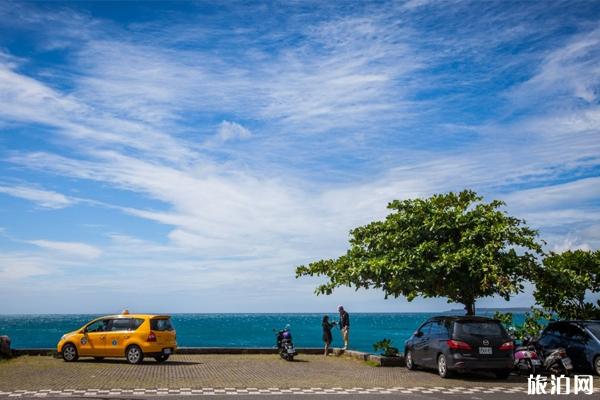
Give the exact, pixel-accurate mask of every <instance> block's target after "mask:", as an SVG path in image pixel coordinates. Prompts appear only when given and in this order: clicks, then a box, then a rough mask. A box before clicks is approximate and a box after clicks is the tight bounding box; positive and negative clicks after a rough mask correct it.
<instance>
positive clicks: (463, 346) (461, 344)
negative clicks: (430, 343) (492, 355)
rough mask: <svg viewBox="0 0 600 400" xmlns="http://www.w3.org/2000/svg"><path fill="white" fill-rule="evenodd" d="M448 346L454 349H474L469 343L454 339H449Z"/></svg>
mask: <svg viewBox="0 0 600 400" xmlns="http://www.w3.org/2000/svg"><path fill="white" fill-rule="evenodd" d="M448 347H450V348H451V349H452V350H472V349H471V346H469V344H468V343H465V342H461V341H459V340H452V339H450V340H448Z"/></svg>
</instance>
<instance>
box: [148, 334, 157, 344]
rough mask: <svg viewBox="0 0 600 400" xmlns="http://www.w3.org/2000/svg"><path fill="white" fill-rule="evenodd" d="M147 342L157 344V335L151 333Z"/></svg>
mask: <svg viewBox="0 0 600 400" xmlns="http://www.w3.org/2000/svg"><path fill="white" fill-rule="evenodd" d="M146 341H147V342H156V334H155V333H154V332H150V334H149V335H148V339H146Z"/></svg>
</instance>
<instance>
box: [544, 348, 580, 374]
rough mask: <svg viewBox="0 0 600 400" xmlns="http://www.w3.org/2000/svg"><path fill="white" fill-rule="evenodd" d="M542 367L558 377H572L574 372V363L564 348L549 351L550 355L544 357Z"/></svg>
mask: <svg viewBox="0 0 600 400" xmlns="http://www.w3.org/2000/svg"><path fill="white" fill-rule="evenodd" d="M542 366H543V368H544V371H546V373H549V374H552V375H556V376H560V375H564V376H571V374H572V372H573V362H572V361H571V359H570V358H569V356H568V355H567V351H566V350H565V349H563V348H562V347H559V348H556V349H552V350H549V351H548V354H547V355H546V356H544V361H543V364H542Z"/></svg>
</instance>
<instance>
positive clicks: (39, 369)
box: [0, 355, 600, 395]
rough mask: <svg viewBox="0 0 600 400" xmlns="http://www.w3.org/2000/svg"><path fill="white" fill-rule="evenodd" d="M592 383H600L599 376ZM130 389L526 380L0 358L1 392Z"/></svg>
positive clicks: (247, 361) (401, 371)
mask: <svg viewBox="0 0 600 400" xmlns="http://www.w3.org/2000/svg"><path fill="white" fill-rule="evenodd" d="M594 386H595V387H600V381H598V379H596V381H595V382H594ZM136 389H137V390H139V391H143V392H144V393H146V394H149V393H154V392H156V393H158V394H160V393H164V392H167V393H170V392H173V394H177V393H179V392H178V391H181V390H183V391H196V392H198V391H201V392H203V393H204V392H211V391H212V392H214V391H219V392H221V391H236V392H239V393H244V391H249V392H261V391H262V392H264V391H275V392H273V393H278V392H277V391H281V390H291V391H299V392H306V391H307V390H308V391H309V392H310V391H311V390H312V391H313V392H316V393H319V392H324V393H327V392H328V391H330V390H333V389H336V390H339V391H349V392H350V393H361V392H360V391H361V390H363V391H369V390H371V391H372V390H375V391H380V392H383V393H387V392H389V391H392V392H399V393H403V391H409V392H414V391H420V392H423V393H428V392H432V393H434V392H436V391H443V390H457V391H460V392H462V391H467V392H469V391H472V392H481V393H485V392H486V391H492V392H498V391H500V392H502V391H509V392H515V393H516V392H520V391H523V390H526V389H527V383H526V380H525V379H524V378H521V377H517V376H514V377H511V378H510V379H508V380H506V381H502V380H497V379H493V378H488V377H484V376H476V375H467V376H461V377H460V378H457V379H449V380H448V379H441V378H439V377H438V376H437V374H436V373H435V372H429V371H408V370H407V369H406V368H402V367H395V368H392V367H372V366H370V365H367V364H366V363H364V362H362V361H358V360H355V359H351V358H348V357H327V358H325V357H323V356H317V355H300V356H299V357H298V361H294V362H286V361H283V360H281V359H279V358H278V357H277V356H275V355H175V356H173V357H172V358H171V359H169V361H168V362H166V363H164V364H158V363H156V362H154V361H153V360H149V361H145V362H144V363H143V364H142V365H129V364H127V363H126V362H125V360H121V359H108V360H104V361H100V362H99V361H94V360H89V359H81V360H80V361H78V362H75V363H65V362H64V361H62V360H60V359H55V358H52V357H46V356H23V357H18V358H15V359H12V360H9V361H5V362H1V363H0V392H2V394H0V395H8V394H9V393H12V394H13V395H14V394H15V393H17V391H21V392H22V393H27V391H31V392H32V393H31V394H33V392H34V391H35V393H36V394H37V395H40V394H41V395H43V393H48V394H52V391H60V393H62V394H64V393H67V392H69V391H71V392H74V391H75V392H76V391H78V390H83V391H86V392H89V391H90V390H91V391H92V392H93V393H95V392H101V393H98V394H102V393H104V392H106V391H111V392H112V393H116V392H119V391H121V392H122V391H132V390H136ZM219 392H218V393H219ZM208 394H210V393H208Z"/></svg>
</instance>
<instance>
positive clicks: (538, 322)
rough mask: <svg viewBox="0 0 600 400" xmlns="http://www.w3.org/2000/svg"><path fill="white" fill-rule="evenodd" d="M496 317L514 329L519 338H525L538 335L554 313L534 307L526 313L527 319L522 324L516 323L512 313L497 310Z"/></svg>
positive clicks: (507, 326) (508, 327)
mask: <svg viewBox="0 0 600 400" xmlns="http://www.w3.org/2000/svg"><path fill="white" fill-rule="evenodd" d="M494 318H496V319H497V320H499V321H500V322H502V324H503V325H504V326H505V327H506V328H507V329H510V330H511V331H513V334H514V335H515V337H516V338H517V339H520V340H523V339H525V338H526V337H530V338H533V337H536V336H538V334H539V333H540V331H541V330H542V329H544V327H545V326H546V324H547V322H548V321H549V320H550V319H551V318H552V315H551V314H550V313H548V312H546V311H544V310H542V309H541V308H532V309H531V312H527V313H525V320H524V321H523V324H522V325H515V324H514V321H513V314H512V313H503V312H499V311H496V313H495V314H494Z"/></svg>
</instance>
